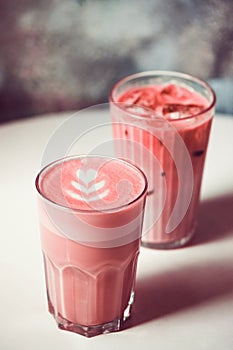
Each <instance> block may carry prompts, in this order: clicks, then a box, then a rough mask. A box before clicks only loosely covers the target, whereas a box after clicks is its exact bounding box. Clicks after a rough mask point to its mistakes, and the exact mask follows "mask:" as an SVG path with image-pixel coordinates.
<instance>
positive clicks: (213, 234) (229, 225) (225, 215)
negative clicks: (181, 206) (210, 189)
mask: <svg viewBox="0 0 233 350" xmlns="http://www.w3.org/2000/svg"><path fill="white" fill-rule="evenodd" d="M232 181H233V179H232ZM232 234H233V193H231V194H229V195H225V196H222V197H217V198H212V199H208V200H206V201H203V202H201V203H200V208H199V218H198V227H197V230H196V233H195V237H194V239H193V241H192V243H191V245H197V244H203V243H207V242H211V241H216V240H219V239H223V238H224V237H226V236H229V235H232Z"/></svg>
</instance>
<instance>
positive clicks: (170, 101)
mask: <svg viewBox="0 0 233 350" xmlns="http://www.w3.org/2000/svg"><path fill="white" fill-rule="evenodd" d="M113 100H114V101H115V102H119V103H123V104H124V105H120V108H118V111H117V107H114V108H113V109H112V118H113V121H114V122H115V124H114V125H113V131H114V136H115V138H116V139H123V140H126V139H127V140H132V141H133V142H135V144H136V145H137V148H136V146H133V147H132V148H131V149H130V147H128V149H127V147H125V148H124V147H118V156H121V157H122V156H124V157H125V158H126V159H131V160H132V161H134V162H135V164H137V165H138V166H139V167H141V168H142V169H143V170H144V171H145V173H146V175H147V177H148V182H149V195H148V199H147V205H146V216H145V221H146V222H147V223H146V222H145V224H146V234H144V235H143V237H142V239H143V243H144V244H145V245H147V246H151V247H157V248H172V247H176V246H180V245H183V244H185V243H186V242H187V241H188V240H189V239H190V238H191V237H192V235H193V233H194V230H195V228H196V221H197V207H198V202H199V195H200V187H201V180H202V173H203V167H204V162H205V156H206V150H207V144H208V138H209V132H210V127H211V122H212V117H213V114H210V113H203V114H202V111H204V110H205V109H206V108H207V106H208V105H209V102H208V101H207V99H206V98H205V97H203V96H202V95H200V94H199V93H198V92H195V91H194V90H189V88H188V87H185V86H179V85H178V84H177V85H176V84H175V83H172V84H171V83H166V84H158V85H145V86H136V84H135V85H134V87H133V88H128V89H126V90H125V91H123V92H121V94H118V95H117V96H114V98H113ZM120 110H121V111H120ZM122 110H125V113H124V111H123V112H122ZM149 110H152V111H153V112H155V114H157V115H160V116H163V117H164V118H165V119H166V120H168V121H169V123H170V125H172V126H173V127H174V130H175V132H173V131H171V130H169V131H167V133H166V131H164V130H163V128H162V127H161V133H160V131H159V127H158V126H157V125H156V122H153V119H151V117H150V113H149ZM211 113H213V111H212V112H211ZM192 115H193V116H196V117H193V118H192ZM130 116H133V117H134V116H136V117H135V118H131V117H130ZM137 117H139V118H137ZM153 123H154V124H153ZM140 126H141V127H142V128H140ZM153 128H154V130H156V133H157V134H156V135H159V133H160V135H161V136H162V138H165V140H167V141H166V142H167V144H169V145H170V146H171V150H172V153H173V154H174V152H176V147H177V141H176V137H177V136H176V134H177V133H176V130H177V131H178V133H179V135H180V136H181V138H182V140H183V141H184V144H185V147H186V149H187V151H188V154H189V156H190V159H191V164H192V169H193V190H192V196H191V200H190V203H189V204H188V205H187V211H186V213H185V216H184V217H183V219H182V220H181V221H179V220H177V221H178V222H179V223H178V225H177V227H176V228H175V229H174V230H173V231H172V232H169V233H168V232H167V224H168V222H169V218H170V217H171V213H172V210H173V208H174V206H175V203H176V199H177V194H178V191H179V189H180V190H181V191H183V192H184V193H185V191H186V189H187V188H189V187H190V186H191V184H190V178H189V177H188V176H186V178H185V179H184V178H183V181H182V184H180V183H179V179H178V172H177V168H176V165H175V163H174V159H173V155H172V154H171V152H169V151H168V149H167V148H166V145H165V144H164V143H163V142H161V139H160V137H156V136H154V135H153ZM147 130H148V131H147ZM138 145H141V146H143V147H144V149H142V148H143V147H140V146H139V147H138ZM140 149H141V150H140ZM145 149H146V150H149V151H150V152H151V153H152V154H153V156H154V157H155V158H156V159H157V160H158V163H159V164H160V167H161V168H160V172H159V173H158V171H155V168H154V166H153V165H152V163H151V161H150V156H149V157H148V154H146V152H145ZM179 152H180V151H179ZM178 157H179V158H180V159H181V162H179V164H180V165H179V167H180V169H179V170H180V171H181V172H182V173H183V174H184V173H185V171H186V170H187V169H185V167H186V163H185V162H184V164H183V165H182V157H184V154H183V152H180V153H179V155H178ZM182 167H183V168H182ZM179 186H181V187H180V188H179ZM159 213H161V214H160V215H158V214H159Z"/></svg>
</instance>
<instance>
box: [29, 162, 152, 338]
mask: <svg viewBox="0 0 233 350" xmlns="http://www.w3.org/2000/svg"><path fill="white" fill-rule="evenodd" d="M36 189H37V193H38V203H39V218H40V231H41V242H42V251H43V257H44V269H45V277H46V288H47V297H48V308H49V311H50V313H51V314H52V315H53V316H54V318H55V320H56V322H57V324H58V327H59V328H61V329H64V330H68V331H73V332H76V333H80V334H82V335H85V336H87V337H91V336H95V335H97V334H101V333H106V332H111V331H117V330H119V329H120V328H121V325H122V322H123V321H124V320H126V319H127V318H128V316H129V315H130V308H131V305H132V303H133V300H134V286H135V274H136V266H137V258H138V253H139V246H140V238H141V231H142V222H143V213H144V205H145V199H146V193H147V180H146V177H145V175H144V174H143V173H142V172H141V170H139V169H138V168H136V167H135V166H133V165H131V164H130V163H128V162H125V161H123V160H118V159H115V158H106V157H100V156H79V157H78V156H77V157H67V158H64V159H61V160H58V161H55V162H54V163H51V164H49V165H48V166H46V167H45V168H44V169H42V170H41V171H40V173H39V174H38V176H37V178H36Z"/></svg>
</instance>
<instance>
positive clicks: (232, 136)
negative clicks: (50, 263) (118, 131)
mask: <svg viewBox="0 0 233 350" xmlns="http://www.w3.org/2000/svg"><path fill="white" fill-rule="evenodd" d="M68 115H69V114H68ZM66 117H67V114H66V115H63V114H59V115H49V116H41V117H34V118H31V119H28V120H23V121H19V122H15V123H10V124H4V125H2V126H0V145H1V148H0V155H1V168H0V179H1V181H0V187H1V190H0V194H1V200H0V205H1V209H0V212H1V233H0V244H1V254H0V263H1V269H0V277H1V286H0V303H1V308H0V310H1V311H0V349H1V350H13V349H17V350H26V349H33V350H37V349H43V350H47V349H56V350H60V349H62V350H73V349H75V350H77V349H101V350H104V349H108V350H109V349H111V350H113V349H129V348H130V349H131V348H132V349H133V348H134V349H142V348H144V349H146V348H147V349H158V350H175V349H179V350H183V349H185V350H187V349H188V350H194V349H195V350H202V349H205V350H207V349H208V350H219V349H223V350H232V349H233V156H232V153H233V117H229V116H228V117H224V116H217V117H216V118H215V120H214V123H213V128H212V133H211V138H210V144H209V149H208V156H207V163H206V167H205V174H204V181H203V186H202V202H201V206H200V218H199V225H198V230H197V233H196V237H195V239H194V241H193V243H192V244H191V245H190V246H189V247H186V248H183V249H178V250H172V251H156V250H150V249H146V248H142V249H141V254H140V258H139V264H138V273H137V285H136V302H135V305H134V309H133V315H132V318H131V320H129V321H128V323H127V324H126V329H125V330H123V331H121V332H118V333H110V334H106V335H100V336H97V337H94V338H90V339H88V338H85V337H82V336H80V335H77V334H75V333H70V332H65V331H62V330H59V329H58V328H57V327H56V323H55V321H54V319H53V318H52V316H50V315H49V313H48V312H47V305H46V296H45V285H44V275H43V265H42V255H41V251H40V238H39V229H38V221H37V220H38V218H37V206H36V197H35V190H34V179H35V175H36V173H37V171H38V169H39V168H40V162H41V157H42V154H43V150H44V147H45V146H46V143H47V141H48V139H49V137H50V135H51V133H52V132H53V131H54V129H55V128H56V127H57V126H58V125H59V124H60V123H61V122H62V121H63V120H64V119H65V118H66Z"/></svg>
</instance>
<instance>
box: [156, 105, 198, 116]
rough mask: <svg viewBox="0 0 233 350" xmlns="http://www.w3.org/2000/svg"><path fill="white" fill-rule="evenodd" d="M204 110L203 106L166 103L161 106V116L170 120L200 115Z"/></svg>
mask: <svg viewBox="0 0 233 350" xmlns="http://www.w3.org/2000/svg"><path fill="white" fill-rule="evenodd" d="M203 109H204V106H203V105H196V104H187V105H185V104H181V103H167V104H165V105H164V106H163V115H166V116H169V117H170V118H172V119H174V117H173V116H175V118H176V119H177V118H182V117H187V116H191V115H195V114H198V113H200V112H201V111H202V110H203Z"/></svg>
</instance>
